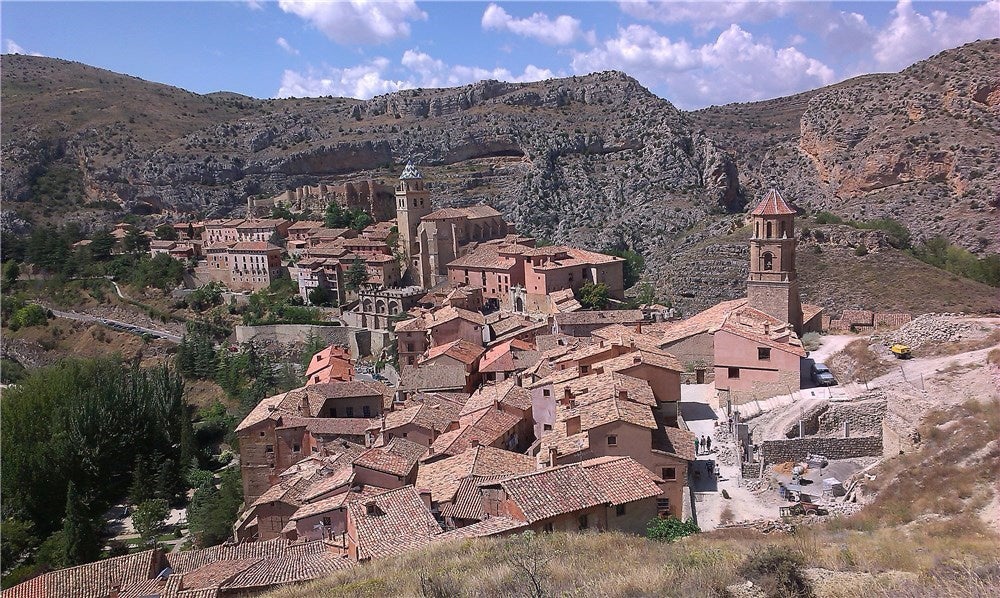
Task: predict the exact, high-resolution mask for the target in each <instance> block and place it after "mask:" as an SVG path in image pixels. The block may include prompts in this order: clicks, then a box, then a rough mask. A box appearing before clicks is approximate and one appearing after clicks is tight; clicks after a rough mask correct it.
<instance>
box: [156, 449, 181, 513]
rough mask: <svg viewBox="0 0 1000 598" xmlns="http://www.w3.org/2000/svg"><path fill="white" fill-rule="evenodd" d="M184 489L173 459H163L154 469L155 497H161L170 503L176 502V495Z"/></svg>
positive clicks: (174, 503)
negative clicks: (157, 467) (155, 469)
mask: <svg viewBox="0 0 1000 598" xmlns="http://www.w3.org/2000/svg"><path fill="white" fill-rule="evenodd" d="M183 490H184V480H183V479H182V478H181V476H180V473H179V471H178V468H177V462H176V461H174V460H173V459H164V460H163V462H162V463H160V467H159V469H157V471H156V493H155V496H156V498H162V499H163V500H165V501H167V502H168V503H170V504H171V505H176V504H177V503H178V496H179V495H180V494H181V492H183Z"/></svg>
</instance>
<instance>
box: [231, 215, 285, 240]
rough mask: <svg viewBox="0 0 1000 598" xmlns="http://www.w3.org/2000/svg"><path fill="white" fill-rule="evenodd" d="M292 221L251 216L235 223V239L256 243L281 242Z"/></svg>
mask: <svg viewBox="0 0 1000 598" xmlns="http://www.w3.org/2000/svg"><path fill="white" fill-rule="evenodd" d="M291 225H292V223H291V222H290V221H288V220H283V219H280V218H266V219H257V218H251V219H249V220H244V221H243V222H240V223H239V224H237V225H236V226H235V227H234V228H235V229H236V240H237V241H249V242H257V243H276V242H283V241H284V239H285V237H287V236H288V228H289V227H290V226H291Z"/></svg>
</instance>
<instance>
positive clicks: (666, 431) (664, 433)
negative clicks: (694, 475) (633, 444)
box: [653, 425, 697, 461]
mask: <svg viewBox="0 0 1000 598" xmlns="http://www.w3.org/2000/svg"><path fill="white" fill-rule="evenodd" d="M694 439H695V435H694V434H693V433H691V432H689V431H687V430H681V429H680V428H674V427H672V426H663V425H661V426H659V427H658V428H657V429H656V430H654V431H653V450H656V451H660V452H663V453H669V454H672V455H676V456H678V457H680V458H681V459H684V460H686V461H694V460H695V459H697V456H696V455H695V454H694Z"/></svg>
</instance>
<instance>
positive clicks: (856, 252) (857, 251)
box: [854, 245, 868, 257]
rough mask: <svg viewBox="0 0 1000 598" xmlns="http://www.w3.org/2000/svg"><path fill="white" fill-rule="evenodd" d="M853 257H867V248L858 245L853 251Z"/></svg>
mask: <svg viewBox="0 0 1000 598" xmlns="http://www.w3.org/2000/svg"><path fill="white" fill-rule="evenodd" d="M854 255H856V256H858V257H861V256H863V255H868V248H867V247H865V246H864V245H858V246H857V248H856V249H855V250H854Z"/></svg>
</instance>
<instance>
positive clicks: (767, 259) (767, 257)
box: [761, 253, 774, 270]
mask: <svg viewBox="0 0 1000 598" xmlns="http://www.w3.org/2000/svg"><path fill="white" fill-rule="evenodd" d="M761 258H762V259H763V261H764V270H774V256H773V255H771V254H770V253H765V254H764V255H763V256H761Z"/></svg>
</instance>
